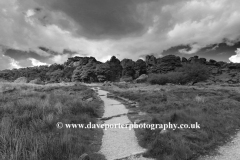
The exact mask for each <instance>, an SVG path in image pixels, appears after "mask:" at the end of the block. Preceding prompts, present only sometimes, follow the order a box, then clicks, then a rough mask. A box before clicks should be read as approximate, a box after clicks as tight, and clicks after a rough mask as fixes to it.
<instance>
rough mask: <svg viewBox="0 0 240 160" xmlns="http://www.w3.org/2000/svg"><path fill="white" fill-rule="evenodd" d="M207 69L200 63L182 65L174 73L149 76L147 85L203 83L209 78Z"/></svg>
mask: <svg viewBox="0 0 240 160" xmlns="http://www.w3.org/2000/svg"><path fill="white" fill-rule="evenodd" d="M209 75H210V74H209V69H208V68H207V67H206V66H205V65H203V64H200V63H196V64H184V65H183V66H182V67H181V68H179V69H177V71H175V72H168V73H166V74H150V75H149V78H148V83H150V84H159V85H165V84H167V83H173V84H187V83H190V82H191V83H192V84H194V83H197V82H200V81H205V80H207V79H208V78H209Z"/></svg>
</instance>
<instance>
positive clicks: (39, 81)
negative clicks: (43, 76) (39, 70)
mask: <svg viewBox="0 0 240 160" xmlns="http://www.w3.org/2000/svg"><path fill="white" fill-rule="evenodd" d="M29 83H31V84H44V83H43V82H42V81H41V80H40V79H39V78H37V79H34V80H31V81H30V82H29Z"/></svg>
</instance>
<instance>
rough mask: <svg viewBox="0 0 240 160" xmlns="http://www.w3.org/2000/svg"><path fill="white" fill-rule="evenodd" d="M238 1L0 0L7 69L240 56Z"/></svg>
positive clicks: (0, 46) (0, 40)
mask: <svg viewBox="0 0 240 160" xmlns="http://www.w3.org/2000/svg"><path fill="white" fill-rule="evenodd" d="M239 6H240V1H239V0H0V70H2V69H12V68H20V67H29V66H38V65H48V64H53V63H59V64H61V63H64V62H65V61H66V60H67V59H68V58H69V57H73V56H83V57H84V56H93V57H95V58H96V59H97V60H99V61H102V62H105V61H107V60H109V59H110V57H111V56H113V55H114V56H116V57H117V58H119V59H120V60H121V59H123V58H130V59H133V60H137V59H139V58H145V56H146V55H150V54H152V55H155V56H156V57H162V56H164V55H167V54H174V55H178V56H181V57H191V56H194V55H199V56H202V57H205V58H207V59H210V58H211V59H216V60H219V61H225V62H234V63H237V62H239V63H240V45H239V42H240V18H239V17H240V9H239Z"/></svg>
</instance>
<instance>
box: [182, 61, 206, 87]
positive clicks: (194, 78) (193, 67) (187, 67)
mask: <svg viewBox="0 0 240 160" xmlns="http://www.w3.org/2000/svg"><path fill="white" fill-rule="evenodd" d="M179 71H180V72H183V73H185V74H186V75H187V79H188V81H189V82H193V83H197V82H200V81H205V80H207V79H208V78H209V76H210V72H209V69H208V67H207V66H206V65H203V64H200V63H195V64H184V65H183V66H182V67H181V68H180V69H179Z"/></svg>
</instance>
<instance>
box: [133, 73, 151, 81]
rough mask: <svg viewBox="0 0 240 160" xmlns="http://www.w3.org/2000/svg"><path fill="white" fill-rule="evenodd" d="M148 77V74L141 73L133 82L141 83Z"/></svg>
mask: <svg viewBox="0 0 240 160" xmlns="http://www.w3.org/2000/svg"><path fill="white" fill-rule="evenodd" d="M147 79H148V75H146V74H142V75H141V76H140V77H138V78H137V79H136V80H135V82H136V83H143V82H146V81H147Z"/></svg>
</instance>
